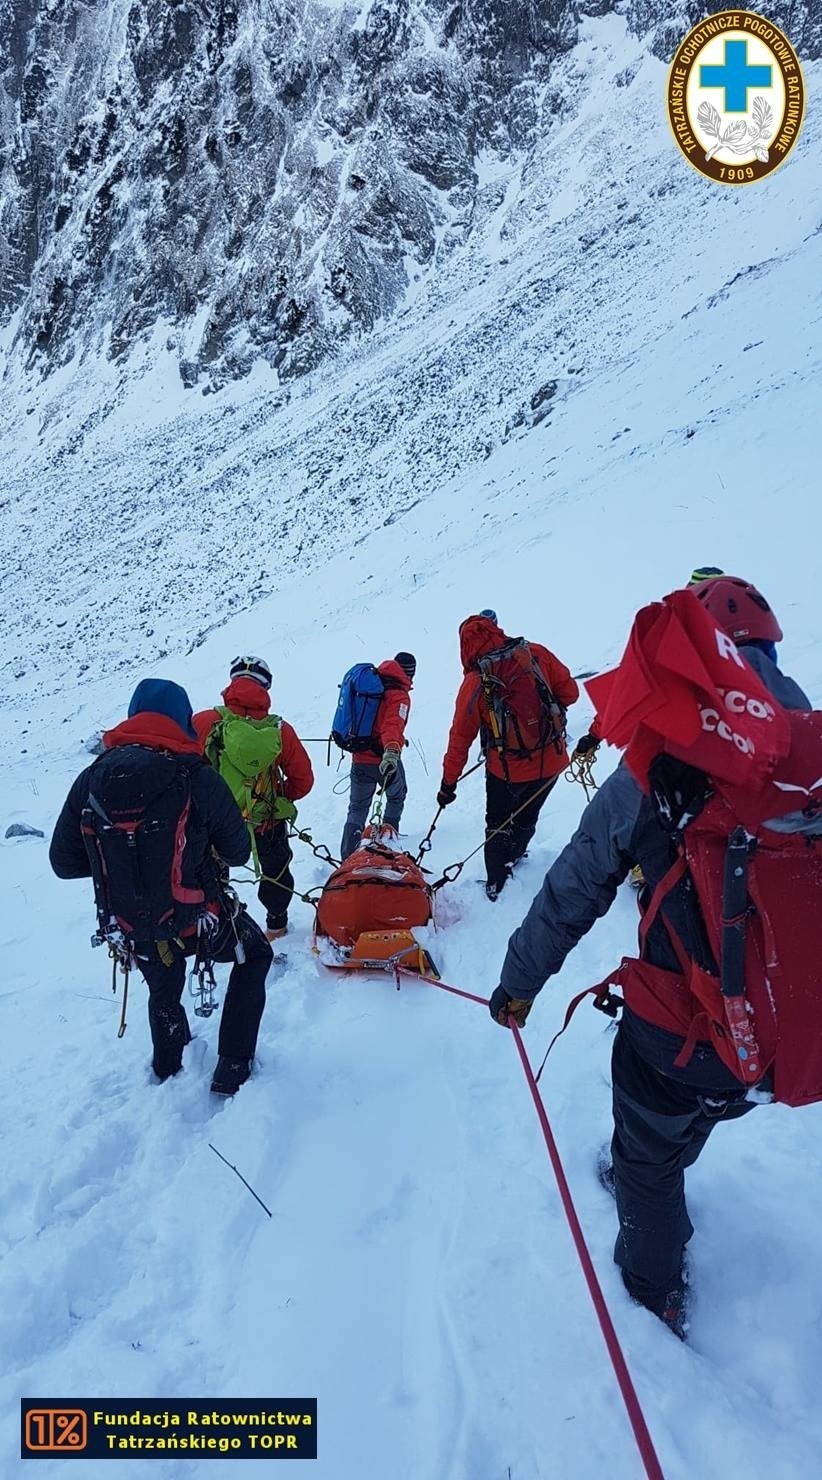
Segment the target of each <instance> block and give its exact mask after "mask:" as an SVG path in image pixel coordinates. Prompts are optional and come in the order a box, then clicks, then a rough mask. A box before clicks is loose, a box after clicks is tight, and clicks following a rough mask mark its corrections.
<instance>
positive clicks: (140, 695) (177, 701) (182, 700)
mask: <svg viewBox="0 0 822 1480" xmlns="http://www.w3.org/2000/svg"><path fill="white" fill-rule="evenodd" d="M135 714H164V715H165V716H166V718H167V719H171V720H173V721H174V723H175V724H176V725H179V726H180V729H181V730H182V731H183V732H184V733H185V734H186V735H188V736H190V737H191V739H192V740H196V739H197V731H196V730H195V728H194V726H193V724H192V723H191V701H190V699H189V697H188V694H187V693H186V691H185V689H184V688H181V686H180V684H178V683H172V681H171V679H170V678H143V679H141V680H140V682H139V683H138V685H137V687H136V689H135V690H134V693H133V694H132V696H131V703H130V704H129V706H128V717H129V719H133V718H134V716H135Z"/></svg>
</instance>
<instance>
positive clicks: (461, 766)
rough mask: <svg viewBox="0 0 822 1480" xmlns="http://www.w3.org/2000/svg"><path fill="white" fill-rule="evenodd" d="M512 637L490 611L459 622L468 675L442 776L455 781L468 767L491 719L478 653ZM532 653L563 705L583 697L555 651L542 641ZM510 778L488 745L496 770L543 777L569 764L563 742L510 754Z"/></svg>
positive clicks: (490, 650) (535, 778)
mask: <svg viewBox="0 0 822 1480" xmlns="http://www.w3.org/2000/svg"><path fill="white" fill-rule="evenodd" d="M510 641H511V638H510V637H506V635H505V633H504V632H503V630H502V628H501V627H498V626H497V624H496V622H492V621H491V619H490V617H468V619H467V620H466V621H465V622H463V624H462V626H461V627H460V657H461V659H462V667H463V671H464V673H465V677H464V679H463V681H462V684H461V686H460V690H459V693H458V694H457V702H456V705H455V707H454V718H453V721H452V723H451V732H450V734H449V736H448V749H447V750H446V752H445V756H444V757H443V762H442V778H443V781H445V782H447V783H448V784H449V785H452V786H453V785H454V783H455V782H456V781H457V779H458V778H459V777H460V776H461V775H462V772H463V771H464V770H465V763H466V761H467V760H468V752H469V750H470V749H471V746H472V745H473V743H474V741H475V740H476V738H477V735H478V734H479V732H480V729H482V728H484V727H487V726H488V724H489V722H490V716H489V713H488V706H487V705H486V702H485V697H484V695H483V692H482V681H481V678H480V675H479V671H478V669H477V667H476V663H477V659H478V658H481V657H482V656H483V655H484V654H485V653H493V652H496V650H497V648H501V647H504V646H505V644H506V643H507V642H510ZM529 646H530V648H531V652H532V653H533V655H534V659H535V661H536V663H537V665H538V667H539V669H540V672H541V673H542V675H543V677H544V679H545V681H546V683H547V684H548V687H549V688H550V690H551V692H552V693H553V694H554V695H555V696H556V698H557V699H558V701H559V703H560V704H561V705H562V706H563V708H565V709H569V708H570V706H571V705H572V704H575V703H576V701H577V699H578V698H579V688H578V686H577V683H576V680H575V679H574V678H572V676H571V674H570V672H569V670H568V669H567V668H566V667H565V664H564V663H560V661H559V659H558V658H556V657H554V654H553V653H552V652H549V650H548V648H546V647H542V646H541V644H540V643H538V642H532V643H530V644H529ZM505 759H506V765H507V769H508V778H506V775H505V770H504V769H503V765H502V761H501V760H500V757H499V755H498V753H497V751H496V750H489V751H488V754H487V756H486V758H485V763H486V766H487V768H488V770H489V771H490V773H491V775H492V776H499V777H500V778H502V779H510V780H511V781H539V780H541V779H543V778H548V777H550V776H556V775H557V774H558V773H559V772H560V771H563V770H564V769H565V767H566V766H567V764H568V752H567V751H566V749H565V747H564V746H563V747H562V749H561V750H560V751H557V749H556V747H555V746H554V745H548V746H546V748H545V749H544V750H538V751H535V752H534V754H533V755H529V756H525V757H523V756H515V755H510V756H506V758H505Z"/></svg>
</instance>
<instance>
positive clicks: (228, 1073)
mask: <svg viewBox="0 0 822 1480" xmlns="http://www.w3.org/2000/svg"><path fill="white" fill-rule="evenodd" d="M250 1073H251V1060H250V1059H226V1058H224V1057H223V1055H222V1054H221V1055H220V1057H219V1058H218V1060H217V1067H216V1069H215V1070H214V1077H213V1079H212V1081H211V1093H212V1094H213V1095H236V1093H237V1091H238V1089H239V1088H240V1085H241V1084H245V1082H246V1080H247V1079H248V1076H249V1075H250Z"/></svg>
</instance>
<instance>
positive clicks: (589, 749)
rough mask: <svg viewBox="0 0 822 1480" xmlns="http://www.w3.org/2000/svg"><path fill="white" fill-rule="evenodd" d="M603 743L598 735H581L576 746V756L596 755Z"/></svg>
mask: <svg viewBox="0 0 822 1480" xmlns="http://www.w3.org/2000/svg"><path fill="white" fill-rule="evenodd" d="M601 743H602V742H601V741H600V740H597V737H596V735H591V734H588V735H581V736H580V738H579V740H578V741H577V743H576V745H575V746H574V756H586V755H596V753H597V751H598V750H599V747H600V744H601Z"/></svg>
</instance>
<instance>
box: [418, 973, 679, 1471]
mask: <svg viewBox="0 0 822 1480" xmlns="http://www.w3.org/2000/svg"><path fill="white" fill-rule="evenodd" d="M397 969H398V971H399V972H400V974H401V975H402V976H412V977H416V979H417V981H422V982H425V983H426V985H427V986H429V987H439V988H440V989H441V991H443V992H452V993H453V994H454V996H455V997H467V998H468V1001H469V1002H479V1003H481V1004H482V1006H483V1007H487V1006H488V999H487V998H486V997H477V996H476V995H475V994H474V993H473V992H463V991H462V989H461V988H460V987H450V986H449V985H448V983H447V982H441V981H433V980H432V979H431V977H428V976H421V975H420V974H419V972H416V971H409V970H408V969H407V968H406V967H403V966H400V967H398V968H397ZM508 1025H509V1027H510V1029H511V1032H512V1033H513V1035H514V1042H515V1044H516V1046H517V1053H518V1054H519V1056H520V1061H521V1063H522V1067H523V1069H524V1071H525V1078H526V1080H527V1081H528V1088H529V1089H530V1091H531V1096H532V1098H533V1101H534V1106H535V1108H536V1112H537V1117H538V1119H539V1123H540V1126H541V1128H542V1134H543V1136H544V1138H545V1144H546V1146H547V1148H548V1155H549V1157H550V1159H551V1166H552V1168H553V1172H554V1176H555V1177H556V1182H557V1187H558V1188H559V1195H560V1199H561V1202H562V1206H563V1209H564V1211H565V1217H566V1218H567V1220H568V1226H569V1228H570V1230H571V1237H572V1238H573V1240H574V1247H575V1248H576V1251H577V1257H578V1258H579V1262H580V1264H581V1265H582V1273H583V1274H584V1276H585V1283H586V1284H587V1286H588V1293H589V1294H590V1296H591V1300H592V1301H593V1304H594V1310H595V1311H596V1313H597V1320H598V1321H599V1324H600V1329H601V1331H602V1335H603V1337H604V1339H605V1345H606V1347H607V1348H608V1356H609V1357H610V1358H611V1365H612V1367H613V1369H614V1373H615V1376H616V1380H617V1382H618V1384H619V1390H620V1393H621V1394H622V1401H623V1403H624V1404H625V1409H626V1412H627V1414H628V1419H629V1421H630V1424H631V1428H632V1429H633V1433H634V1438H635V1439H636V1443H637V1448H638V1450H639V1453H640V1455H641V1457H642V1463H643V1465H644V1467H645V1473H646V1475H647V1476H648V1480H665V1476H664V1474H663V1471H662V1466H661V1465H660V1463H659V1459H658V1457H657V1453H656V1450H655V1449H654V1441H653V1439H652V1438H651V1435H650V1432H649V1429H648V1425H647V1423H646V1422H645V1415H644V1414H643V1412H642V1407H641V1405H640V1401H639V1398H638V1396H637V1391H636V1388H635V1387H634V1384H633V1380H632V1378H631V1374H630V1372H629V1371H628V1364H627V1362H626V1361H625V1356H624V1353H623V1350H622V1347H621V1346H620V1344H619V1337H618V1336H617V1334H616V1331H615V1330H614V1323H613V1321H612V1320H611V1316H610V1313H609V1311H608V1307H607V1305H606V1303H605V1296H604V1295H603V1293H602V1286H601V1285H600V1283H599V1280H598V1278H597V1272H596V1270H595V1269H594V1264H593V1260H592V1259H591V1255H590V1253H589V1251H588V1245H587V1244H586V1242H585V1235H584V1233H583V1232H582V1226H581V1224H580V1221H579V1218H578V1217H577V1210H576V1208H575V1207H574V1200H573V1198H572V1196H571V1189H570V1187H569V1186H568V1179H567V1177H566V1176H565V1169H564V1167H563V1165H562V1161H561V1160H560V1155H559V1151H558V1149H557V1143H556V1141H555V1140H554V1133H553V1131H552V1130H551V1126H550V1124H549V1121H548V1115H547V1113H546V1110H545V1105H544V1103H543V1099H542V1095H541V1094H540V1092H539V1087H538V1085H537V1081H536V1079H535V1078H534V1071H533V1070H532V1068H531V1063H530V1060H529V1058H528V1054H527V1053H526V1050H525V1044H524V1043H523V1041H522V1034H521V1033H520V1030H519V1028H518V1027H517V1024H516V1023H515V1022H514V1019H513V1018H511V1017H509V1019H508Z"/></svg>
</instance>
